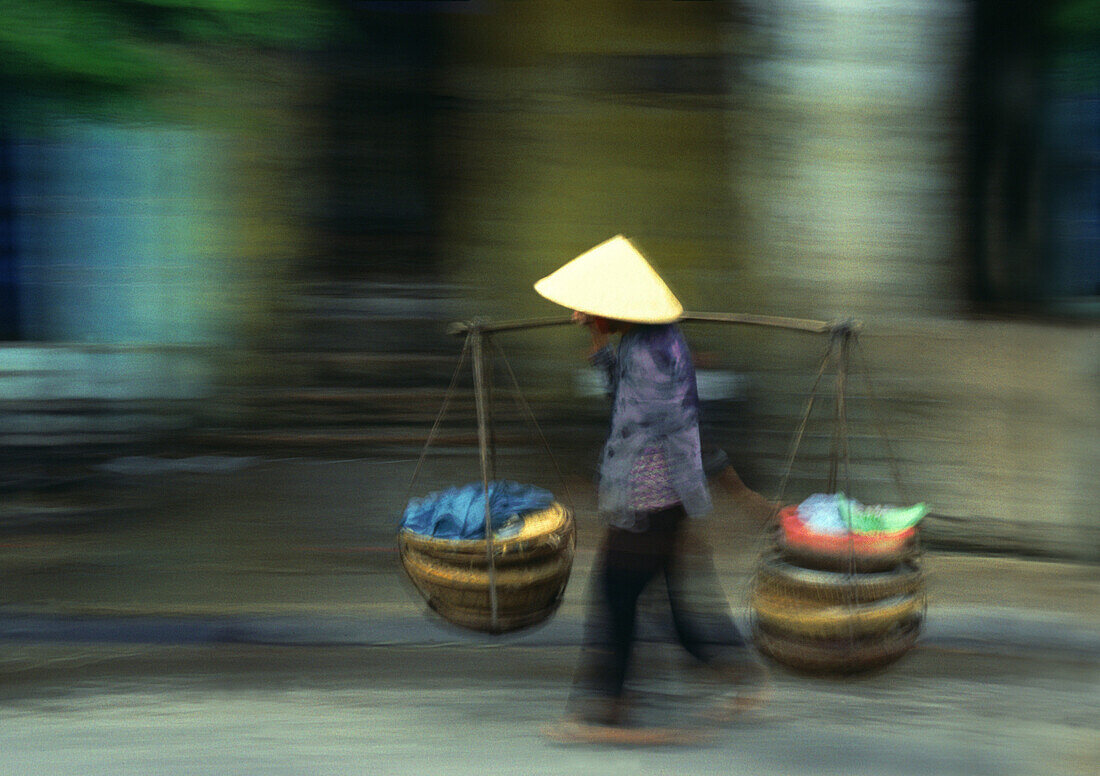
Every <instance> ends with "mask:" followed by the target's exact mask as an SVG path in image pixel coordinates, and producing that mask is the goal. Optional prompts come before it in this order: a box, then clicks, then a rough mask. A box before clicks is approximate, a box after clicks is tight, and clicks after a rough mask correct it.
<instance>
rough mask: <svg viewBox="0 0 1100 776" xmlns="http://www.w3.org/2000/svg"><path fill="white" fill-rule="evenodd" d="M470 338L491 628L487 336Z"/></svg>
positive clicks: (495, 614) (475, 333)
mask: <svg viewBox="0 0 1100 776" xmlns="http://www.w3.org/2000/svg"><path fill="white" fill-rule="evenodd" d="M469 336H470V337H472V338H473V347H472V351H473V352H472V357H473V362H474V402H475V405H476V408H477V441H478V453H479V457H480V459H481V486H482V490H483V491H484V493H485V559H486V561H487V563H488V571H489V610H490V618H491V619H490V624H491V626H492V628H493V630H496V629H497V627H498V625H499V620H500V613H499V611H498V605H497V573H496V571H497V570H496V560H495V558H494V557H493V518H492V511H491V509H490V507H489V468H490V461H489V444H490V440H489V418H488V411H489V408H488V406H487V404H488V385H487V383H486V380H485V349H484V340H485V339H486V338H487V335H485V334H484V333H483V332H482V331H481V329H479V328H476V327H475V328H474V329H473V330H471V332H470V335H469Z"/></svg>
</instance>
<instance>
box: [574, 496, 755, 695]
mask: <svg viewBox="0 0 1100 776" xmlns="http://www.w3.org/2000/svg"><path fill="white" fill-rule="evenodd" d="M645 517H646V519H645V520H643V521H641V523H640V524H642V525H647V526H648V528H647V529H646V530H644V531H640V532H634V531H625V530H622V529H618V528H609V529H608V532H607V536H606V538H605V540H604V544H603V548H602V551H601V556H600V559H599V561H598V565H597V569H596V574H595V579H594V589H593V597H592V601H591V603H590V607H591V609H590V611H589V615H588V621H587V623H586V626H585V654H584V658H583V662H582V668H581V673H580V676H579V677H578V680H579V684H580V685H581V686H580V687H579V688H578V689H582V690H586V691H587V692H588V693H594V694H595V695H597V696H602V697H605V698H618V697H620V696H621V695H622V692H623V685H624V684H625V682H626V676H627V671H628V668H629V666H630V658H631V651H632V648H633V645H634V630H635V618H636V614H637V608H638V598H639V597H640V596H641V594H642V592H643V591H644V590H645V589H646V587H647V586H648V585H649V583H650V582H651V581H652V580H653V579H654V578H655V577H656V576H657V575H658V574H663V575H664V577H665V582H666V587H667V589H668V598H669V604H670V606H671V609H672V622H673V625H674V627H675V630H676V636H677V638H678V639H679V641H680V643H681V644H683V646H684V648H685V649H687V651H688V652H689V653H690V654H691V655H692V656H694V657H695V658H697V659H698V660H700V661H702V662H704V663H708V664H712V665H715V664H718V663H720V662H724V660H725V659H726V658H727V657H729V656H730V655H731V653H736V654H738V655H740V656H742V659H743V656H744V648H745V646H746V645H745V640H744V638H743V637H742V636H741V633H740V632H739V631H738V629H737V626H736V625H735V624H734V622H733V618H732V616H731V614H730V612H729V607H728V605H727V604H726V602H725V596H724V595H723V594H722V593H721V587H720V585H719V584H718V580H717V575H716V574H715V573H714V567H713V565H712V563H711V560H710V557H709V553H697V554H696V555H694V556H693V557H692V558H691V560H692V563H691V574H690V575H689V574H688V573H686V572H687V569H686V568H685V565H686V564H685V563H684V562H683V561H684V560H685V558H684V557H683V556H682V554H681V550H682V542H683V537H682V536H681V533H682V532H681V524H682V522H683V521H684V519H685V517H686V516H685V513H684V509H683V507H682V506H680V505H676V506H674V507H671V508H669V509H665V510H661V511H659V512H649V513H647V514H646V516H645ZM700 593H701V594H702V595H700ZM735 662H736V661H735Z"/></svg>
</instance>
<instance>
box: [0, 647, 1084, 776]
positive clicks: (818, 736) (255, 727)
mask: <svg viewBox="0 0 1100 776" xmlns="http://www.w3.org/2000/svg"><path fill="white" fill-rule="evenodd" d="M4 654H5V655H6V657H5V658H4V659H3V660H0V703H2V707H3V711H2V712H0V714H2V717H3V724H2V725H0V750H2V751H3V752H4V757H3V758H2V761H0V773H4V774H8V773H10V774H13V776H14V775H15V774H26V773H49V774H52V775H53V776H64V774H79V775H80V776H91V775H93V774H148V773H157V774H207V773H209V774H245V773H263V774H301V773H310V774H351V773H365V774H372V776H373V775H374V774H382V775H385V774H424V773H432V774H440V776H450V775H452V774H454V775H456V776H458V775H465V774H485V773H493V774H563V775H564V774H568V775H569V776H573V775H574V774H600V776H603V774H675V773H683V774H698V775H700V776H701V775H703V774H723V776H731V775H736V774H752V775H753V776H764V775H766V774H798V773H815V774H846V775H847V774H873V775H874V776H891V775H893V774H898V775H902V774H905V775H908V774H935V776H952V775H955V774H958V775H960V776H961V775H964V774H965V776H982V775H991V776H992V775H994V774H995V775H997V776H1014V775H1016V774H1020V775H1021V776H1023V775H1027V776H1032V775H1033V774H1037V773H1042V774H1051V775H1052V776H1063V775H1065V776H1086V775H1088V776H1091V774H1094V773H1096V772H1097V769H1098V768H1100V725H1098V723H1097V720H1100V694H1097V693H1096V692H1095V689H1096V686H1097V679H1098V677H1097V671H1098V668H1097V664H1096V663H1094V662H1080V661H1072V660H1064V659H1059V658H1056V657H1052V656H1046V657H1043V658H1041V659H1036V658H1034V657H1029V658H1012V657H1005V656H998V657H991V656H988V655H984V654H981V653H962V652H957V651H951V650H940V649H934V648H929V647H920V648H918V649H917V650H915V651H914V652H912V653H910V655H909V656H907V657H906V658H905V659H903V660H902V661H901V662H900V663H898V664H896V665H895V666H894V667H893V668H891V669H890V670H889V671H888V672H885V673H881V674H878V675H874V676H869V677H864V678H862V679H858V680H846V681H839V680H837V681H825V680H820V679H808V678H805V677H801V676H795V675H792V674H788V673H784V672H778V673H776V675H775V677H774V680H775V693H774V698H773V701H772V703H771V705H770V707H769V708H768V709H767V711H766V713H762V714H759V715H757V716H754V717H745V718H743V719H742V720H740V721H738V722H737V723H735V724H732V725H728V726H724V727H720V728H712V729H711V730H712V732H713V738H712V739H711V740H709V741H708V742H707V743H705V744H703V745H691V746H665V747H649V748H642V749H639V748H623V747H609V746H561V745H554V744H551V743H549V742H547V741H546V740H544V739H543V738H542V737H541V736H540V733H539V731H540V727H541V726H542V725H543V724H545V723H546V722H547V721H548V720H552V719H554V718H555V717H557V716H558V715H560V714H561V712H562V710H563V708H564V704H565V696H566V692H567V688H568V683H569V678H570V675H571V672H572V669H573V666H574V663H575V659H576V650H575V649H574V648H567V647H557V648H552V647H537V648H531V647H528V648H522V647H502V646H499V645H493V646H485V647H469V646H445V647H391V648H385V649H380V648H366V649H365V648H347V647H344V648H277V647H255V646H252V647H249V646H240V645H237V646H229V645H224V646H218V647H187V648H183V647H149V646H128V647H121V646H114V647H106V646H103V645H93V646H88V647H82V648H74V647H72V646H54V647H45V648H44V647H42V646H40V645H36V646H35V647H34V648H31V647H15V648H13V649H9V650H8V651H7V652H5V653H4ZM639 675H640V676H642V677H644V678H643V679H641V680H639V681H638V682H637V683H636V684H635V688H636V690H637V692H638V696H637V703H638V707H639V711H638V712H637V714H638V716H639V718H640V720H641V721H643V722H645V721H647V720H648V721H651V722H652V721H660V722H662V723H664V724H668V723H669V722H674V723H677V724H698V720H697V712H698V709H699V705H698V702H699V701H701V700H704V699H706V698H707V697H710V695H713V693H714V692H715V688H714V686H713V685H708V684H706V683H705V681H704V680H702V679H699V678H695V677H693V675H692V674H691V673H689V672H687V671H686V670H685V669H684V667H683V666H681V665H680V662H679V661H678V660H677V659H676V657H675V653H674V652H673V651H672V650H670V649H669V648H667V647H664V648H661V647H656V646H654V647H650V648H649V649H648V650H647V651H644V652H643V654H642V655H641V656H640V665H639ZM708 693H709V694H710V695H708Z"/></svg>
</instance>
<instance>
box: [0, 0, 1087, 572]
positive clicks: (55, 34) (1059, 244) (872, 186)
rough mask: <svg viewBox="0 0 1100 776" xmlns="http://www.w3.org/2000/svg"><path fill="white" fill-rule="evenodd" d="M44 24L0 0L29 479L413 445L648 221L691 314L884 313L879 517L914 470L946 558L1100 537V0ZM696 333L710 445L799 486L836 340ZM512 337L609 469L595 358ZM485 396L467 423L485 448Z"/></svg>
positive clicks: (524, 9) (415, 11) (746, 3)
mask: <svg viewBox="0 0 1100 776" xmlns="http://www.w3.org/2000/svg"><path fill="white" fill-rule="evenodd" d="M22 5H23V4H21V3H14V2H4V3H2V4H0V9H2V13H3V16H4V20H5V22H4V26H5V27H6V28H7V29H8V30H9V34H8V35H7V36H6V37H5V38H4V39H3V40H2V41H0V73H2V74H3V76H4V80H5V86H4V87H3V88H4V91H5V94H4V100H3V101H2V102H3V104H4V105H5V106H7V107H6V108H4V112H3V113H0V339H2V340H4V342H3V344H2V345H0V448H2V450H3V451H4V457H5V460H7V461H9V464H8V467H7V470H8V472H9V474H8V475H7V478H8V481H9V483H11V485H10V487H11V488H13V489H14V488H21V489H22V490H25V489H26V485H27V483H28V482H29V481H31V480H32V479H35V478H37V479H38V480H43V479H46V480H48V479H49V477H44V475H42V472H43V471H45V470H49V471H50V472H54V471H57V470H58V467H59V466H60V465H61V464H62V463H64V464H65V466H66V467H68V468H69V469H71V468H72V467H77V468H81V469H83V468H85V467H86V466H87V464H88V462H89V461H95V460H102V459H104V458H106V457H111V456H118V455H123V454H130V453H133V452H135V451H145V452H150V451H151V452H158V453H168V454H174V455H181V454H188V453H191V452H194V451H211V450H214V451H219V452H237V453H240V452H247V453H248V454H264V455H283V454H302V453H306V454H311V455H320V456H325V455H333V454H337V453H339V454H346V453H348V452H349V451H355V452H358V453H364V454H369V453H372V452H377V451H380V450H385V451H393V450H395V449H403V450H416V449H418V446H419V445H420V444H421V443H422V442H423V439H424V437H425V436H426V433H427V429H428V427H429V426H430V424H431V422H432V420H433V418H434V417H435V413H436V411H437V410H438V408H439V404H440V401H441V399H442V395H443V389H444V388H445V387H446V385H447V382H448V380H449V379H450V375H451V371H452V370H453V368H454V366H455V361H456V357H457V353H458V349H459V347H460V343H459V342H458V341H456V340H454V339H452V338H449V337H448V336H447V334H446V331H445V330H446V324H447V323H448V322H450V321H453V320H458V319H464V318H470V317H474V316H480V317H484V318H490V319H507V318H521V317H528V316H535V317H537V316H544V315H545V316H552V315H558V314H559V313H560V311H559V310H556V309H554V308H553V306H552V305H549V303H546V302H544V301H543V300H541V299H540V298H539V297H537V296H536V295H535V294H534V293H533V292H532V291H531V283H532V282H533V281H534V280H535V279H537V278H539V277H541V276H543V275H545V274H547V273H548V272H550V271H552V270H553V269H554V268H556V267H557V266H559V265H560V264H562V263H564V262H565V261H566V260H568V259H570V258H572V257H573V256H575V255H576V254H578V253H580V252H581V251H583V250H585V249H587V248H588V247H591V246H592V245H594V244H596V243H598V242H600V241H602V240H604V239H606V238H608V237H610V236H613V235H615V234H618V233H624V234H627V235H629V236H631V237H632V238H633V239H634V240H635V241H636V242H637V243H638V244H639V245H640V246H641V247H642V249H643V251H644V252H646V254H647V255H648V256H649V257H650V258H651V259H652V260H653V262H654V264H655V265H656V266H657V267H658V268H659V269H660V271H661V272H662V274H663V275H665V277H666V278H667V279H668V280H669V283H670V285H671V286H672V287H673V288H674V289H675V290H676V292H677V293H678V295H679V296H680V297H681V299H682V300H683V302H684V304H685V306H686V307H687V308H689V309H691V310H722V311H737V312H754V313H765V314H775V315H788V316H801V317H809V318H817V319H825V320H831V319H839V318H847V317H856V318H859V319H862V320H863V322H864V324H865V330H864V334H863V335H862V337H861V348H860V351H861V353H862V354H863V355H864V356H865V361H866V365H867V366H868V367H869V369H870V371H871V374H872V376H873V378H874V382H873V384H867V383H866V382H861V375H860V374H857V375H855V376H853V379H852V382H851V395H850V396H849V412H850V414H851V418H852V455H853V457H854V464H855V468H854V470H853V477H852V479H853V481H854V482H856V483H858V485H857V486H856V488H855V495H856V496H857V497H859V498H862V499H863V500H866V501H872V500H875V499H886V500H897V499H898V498H899V496H898V494H897V493H896V491H895V490H894V488H893V485H892V476H891V472H890V468H889V466H887V464H886V459H887V457H888V455H889V454H893V455H894V456H896V457H897V459H898V460H899V461H900V463H901V464H902V468H903V473H904V479H905V482H906V483H907V485H908V486H909V487H908V490H909V491H910V493H911V494H912V495H913V496H914V497H916V498H919V499H920V500H925V501H927V502H928V503H929V504H931V505H932V508H933V511H934V512H935V513H936V514H937V515H940V516H942V517H943V518H944V519H942V520H939V521H935V522H934V525H933V528H932V529H931V530H934V531H940V532H942V534H943V535H944V536H948V535H950V537H951V540H952V541H955V542H962V543H965V542H966V541H967V537H968V536H970V535H977V534H981V535H983V536H990V535H995V536H997V537H998V541H999V542H1000V543H1001V544H1002V545H1004V546H1006V547H1008V546H1012V547H1019V548H1026V549H1030V550H1038V551H1049V552H1057V553H1060V554H1074V555H1077V556H1084V557H1091V558H1096V557H1097V556H1098V555H1100V530H1098V522H1097V515H1098V514H1100V510H1098V508H1097V504H1100V484H1098V483H1100V478H1097V477H1096V474H1095V473H1096V471H1098V470H1100V443H1098V441H1097V438H1098V437H1097V430H1098V425H1100V423H1098V409H1100V401H1098V399H1100V392H1098V387H1100V386H1098V383H1100V338H1098V337H1097V328H1096V322H1097V315H1098V313H1100V301H1098V293H1100V107H1098V106H1100V10H1098V8H1097V3H1095V2H1093V1H1092V0H1056V1H1055V0H1052V2H1047V3H1030V2H1026V1H1025V0H1011V1H1010V2H1003V1H1002V2H990V1H989V0H924V1H923V2H893V1H892V0H882V1H877V2H871V1H870V0H775V1H772V2H762V1H760V2H758V1H757V0H728V1H725V0H713V1H712V2H703V1H701V0H700V1H695V0H561V1H560V2H556V1H554V0H550V1H548V2H523V1H522V0H465V1H463V0H438V1H435V2H433V1H431V0H409V1H408V2H390V1H386V0H375V1H370V0H367V1H364V2H352V1H350V0H346V1H345V2H335V1H334V2H323V1H322V0H309V1H308V2H307V0H283V2H270V3H263V2H251V1H243V2H241V3H238V4H236V5H232V4H225V3H220V2H212V1H210V0H195V2H193V3H190V4H186V3H177V2H163V3H161V2H153V1H152V0H151V1H150V2H142V3H116V2H109V1H108V0H88V1H87V2H77V1H76V0H72V1H71V2H61V1H60V0H58V1H57V2H52V3H50V4H49V6H48V8H46V7H36V8H35V10H34V11H33V12H30V11H27V10H26V9H23V8H21V6H22ZM689 335H690V337H691V339H692V341H693V343H694V344H695V346H696V348H697V351H698V357H699V361H700V368H701V387H702V388H703V391H704V398H706V399H707V400H708V407H709V408H710V410H711V417H712V419H715V420H716V425H717V428H716V429H714V430H713V431H712V433H713V435H714V437H715V438H716V440H718V441H720V442H721V443H722V444H723V445H725V446H726V447H727V448H728V449H729V452H730V454H731V456H732V457H733V459H734V461H735V464H736V465H737V466H738V468H739V469H740V470H741V471H742V474H743V475H744V476H745V477H746V479H747V480H749V481H750V482H751V483H752V484H754V485H756V486H757V487H759V488H760V489H762V490H764V491H768V490H769V489H771V488H774V487H775V486H777V484H778V482H779V480H780V477H781V474H782V470H783V468H784V463H785V458H786V455H787V452H788V447H789V444H790V441H791V438H792V435H793V432H794V429H795V427H796V424H797V421H798V417H799V415H800V413H801V411H802V409H803V407H804V406H805V403H806V400H807V393H808V391H809V389H810V386H811V385H812V382H813V376H814V371H815V369H816V367H817V363H818V358H819V357H820V354H821V352H822V350H823V348H824V346H825V343H824V342H823V341H822V340H820V339H818V338H815V337H812V336H809V335H802V334H792V333H788V332H775V331H770V330H757V329H747V328H732V327H730V328H717V327H714V326H705V325H699V324H695V325H691V326H689ZM501 344H502V345H503V346H504V347H505V349H506V350H507V351H508V352H509V354H510V355H511V354H514V365H515V366H516V368H517V371H518V373H519V375H520V378H521V382H522V383H523V386H524V391H525V393H527V394H528V395H529V396H530V397H531V398H532V400H533V401H535V404H536V410H537V412H538V414H539V416H540V420H541V421H542V422H543V423H544V425H545V426H546V427H547V429H548V430H549V432H550V434H551V437H552V439H553V440H554V443H555V445H556V446H557V447H558V448H559V450H560V452H561V454H562V455H563V457H565V458H566V459H570V458H573V459H575V460H576V461H577V462H578V463H577V466H578V469H583V468H584V467H585V465H586V464H585V463H582V462H585V461H587V460H588V459H587V458H586V457H585V456H586V455H588V454H589V453H588V452H587V451H590V450H591V448H592V446H593V445H595V444H598V441H599V439H600V436H601V433H602V425H601V424H602V420H601V418H602V413H603V412H604V408H603V406H602V404H601V403H600V400H599V399H598V398H595V397H592V396H590V395H589V392H588V391H587V390H586V389H585V387H584V386H585V385H586V383H585V381H584V375H583V371H582V367H581V366H579V364H580V356H581V353H582V350H583V346H584V344H583V342H582V341H581V338H580V337H579V336H578V334H577V332H575V331H572V330H568V329H548V330H539V331H536V332H530V333H527V334H511V335H507V339H505V338H504V337H502V338H501ZM860 365H861V364H860V363H859V362H857V364H856V366H860ZM872 386H873V389H874V390H873V394H874V395H875V396H877V397H878V401H874V402H873V401H871V398H872V390H871V388H872ZM462 387H463V389H464V393H463V394H462V395H461V396H460V397H459V401H458V403H457V405H456V410H455V413H456V414H455V415H454V416H453V420H452V422H451V423H450V424H449V425H448V426H447V436H446V441H447V442H448V443H450V444H469V443H470V442H471V441H472V440H474V438H475V437H474V434H473V427H472V419H471V417H472V416H471V414H470V413H471V405H470V401H469V395H468V391H467V390H466V389H467V388H468V385H466V384H465V383H464V384H463V385H462ZM875 407H877V408H878V409H877V411H875ZM510 411H511V410H508V411H507V412H510ZM876 418H880V422H879V423H876V422H874V421H875V419H876ZM510 420H516V418H514V417H513V416H510V415H507V413H505V415H504V416H502V419H501V422H502V424H505V423H507V422H508V421H510ZM829 422H830V417H829V415H828V412H825V413H823V414H822V416H821V417H820V418H817V419H816V420H815V422H814V424H812V425H811V427H810V429H809V434H808V436H807V438H806V441H805V443H804V446H803V449H802V450H801V455H800V457H799V458H798V460H797V462H796V467H795V470H794V477H793V479H792V482H791V484H790V486H789V487H788V493H789V494H791V496H792V497H801V496H804V495H808V493H809V492H812V491H813V490H814V489H819V488H820V480H821V479H822V478H823V476H824V470H825V468H826V465H827V464H826V458H827V456H828V453H829V449H830V436H831V428H830V426H829ZM514 425H516V426H517V428H518V425H519V424H518V423H516V424H514ZM884 432H885V433H884ZM884 436H886V437H889V439H890V440H891V443H892V444H891V446H890V447H889V448H887V447H886V446H885V445H884V443H883V437H884ZM35 462H41V463H35ZM32 475H33V476H32ZM36 481H37V480H36ZM21 492H22V491H21Z"/></svg>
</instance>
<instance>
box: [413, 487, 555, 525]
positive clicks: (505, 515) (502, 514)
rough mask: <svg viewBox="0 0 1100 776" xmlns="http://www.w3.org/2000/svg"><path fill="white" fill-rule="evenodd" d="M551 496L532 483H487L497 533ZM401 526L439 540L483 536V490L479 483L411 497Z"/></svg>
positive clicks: (544, 504)
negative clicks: (507, 523)
mask: <svg viewBox="0 0 1100 776" xmlns="http://www.w3.org/2000/svg"><path fill="white" fill-rule="evenodd" d="M553 502H554V495H553V494H552V493H550V491H548V490H543V489H542V488H536V487H535V486H534V485H522V484H520V483H518V482H511V481H509V480H494V481H493V482H490V483H489V515H490V521H491V522H492V526H493V532H494V533H496V532H497V531H499V530H500V529H501V527H502V526H504V524H505V523H506V522H507V521H508V520H509V519H510V518H512V517H515V516H517V515H524V514H526V513H528V512H537V511H539V510H541V509H546V508H547V507H549V506H550V505H551V504H552V503H553ZM401 527H402V528H407V529H409V530H410V531H413V532H414V533H418V534H422V535H423V536H434V537H437V538H440V539H484V538H485V490H484V487H483V486H482V484H481V483H480V482H475V483H470V484H469V485H462V486H459V487H455V488H448V489H447V490H444V491H441V492H436V493H429V494H428V495H427V496H425V497H424V498H414V499H411V500H410V501H409V504H408V506H406V507H405V515H404V517H403V518H402V520H401Z"/></svg>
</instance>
